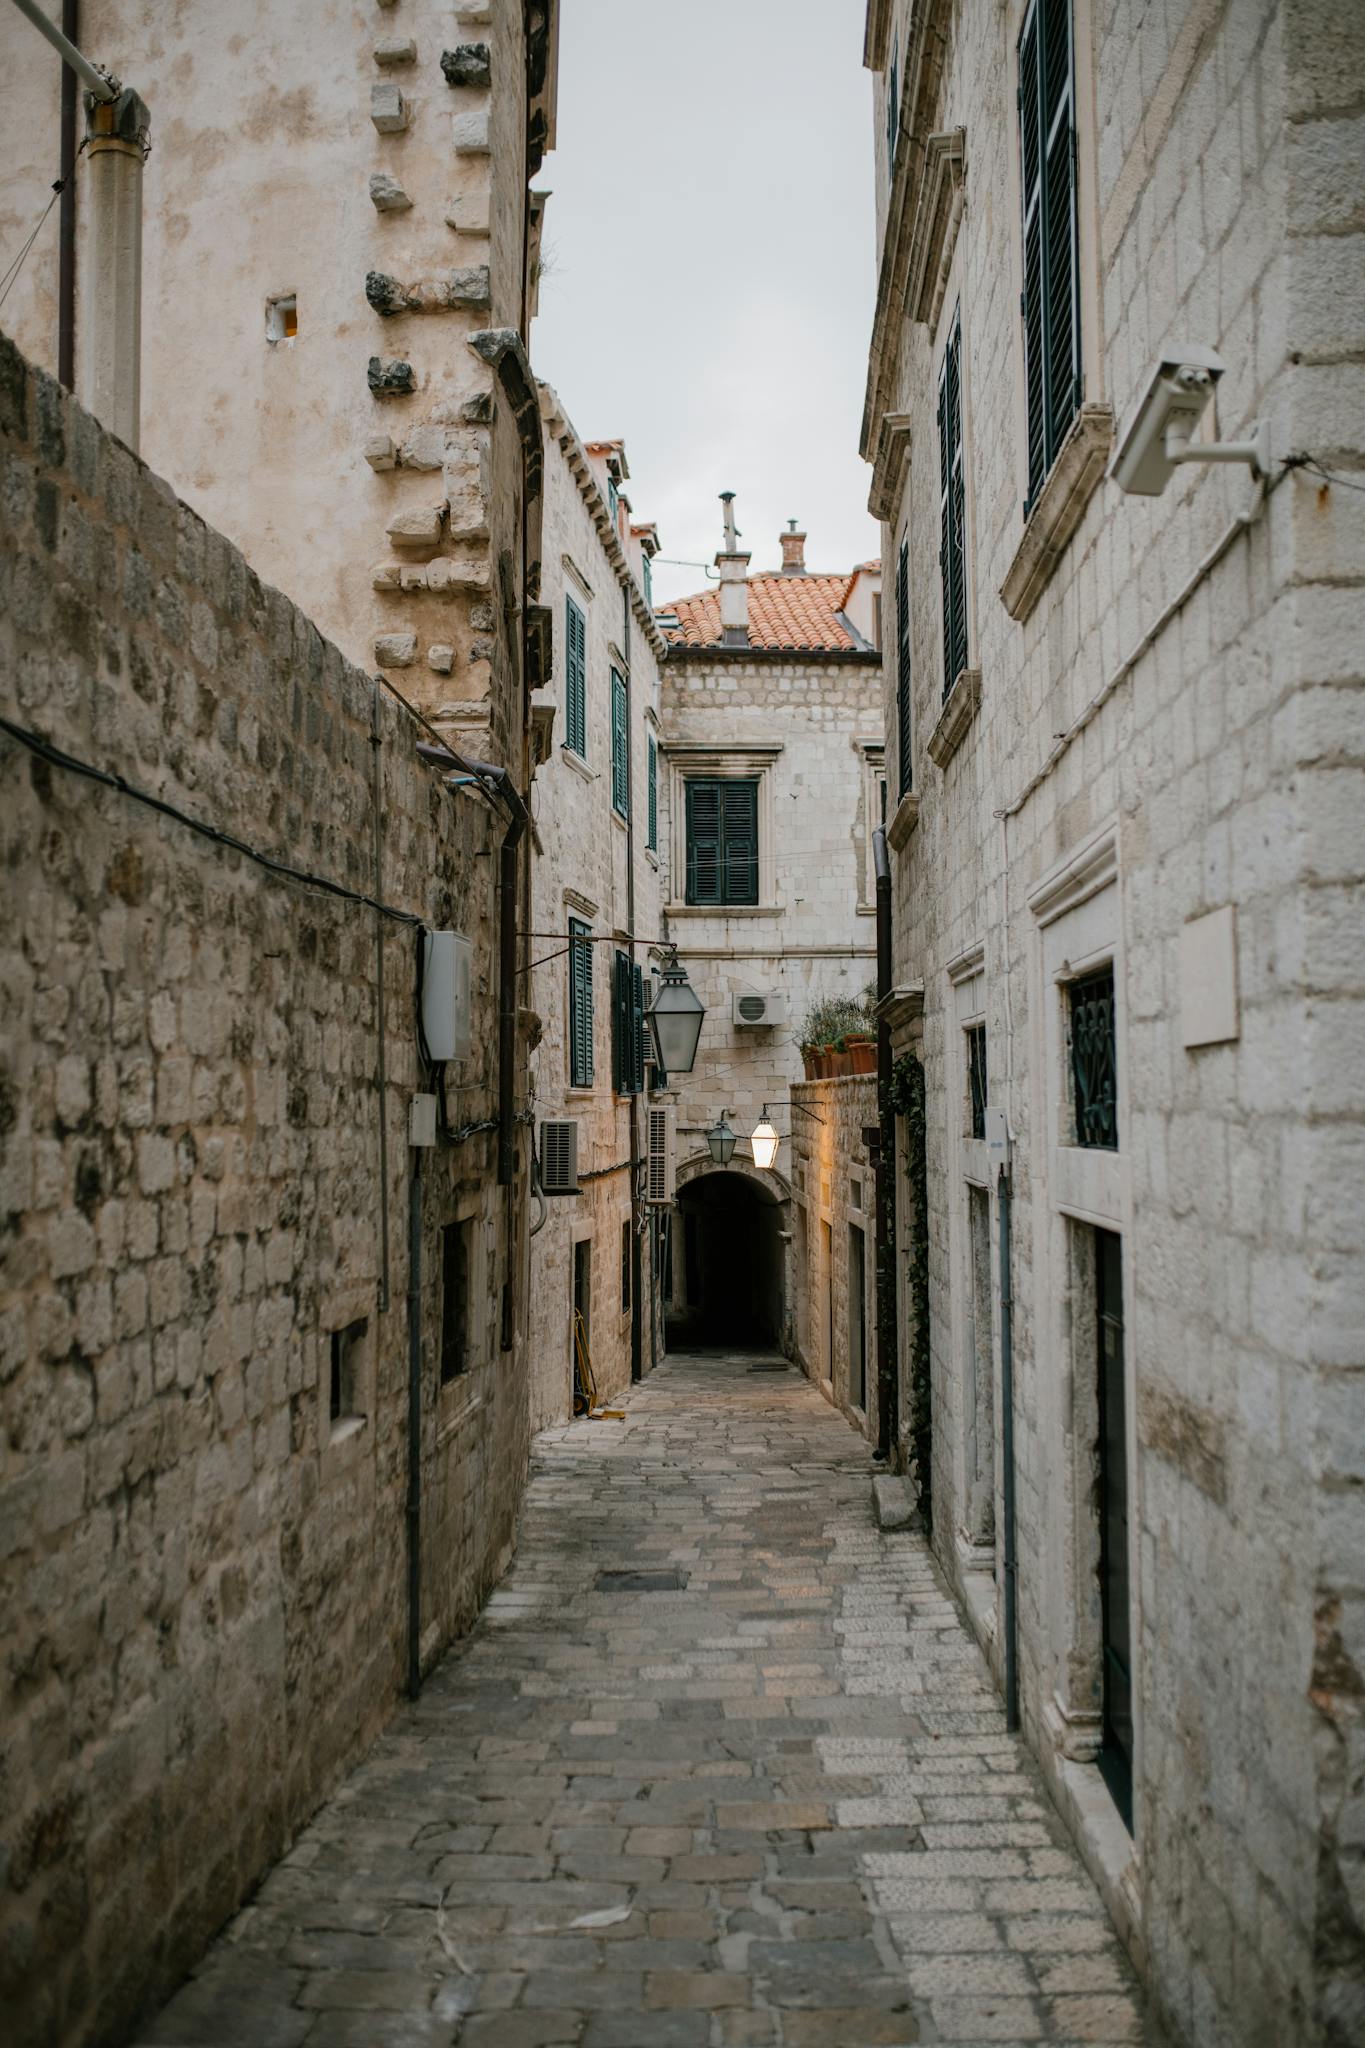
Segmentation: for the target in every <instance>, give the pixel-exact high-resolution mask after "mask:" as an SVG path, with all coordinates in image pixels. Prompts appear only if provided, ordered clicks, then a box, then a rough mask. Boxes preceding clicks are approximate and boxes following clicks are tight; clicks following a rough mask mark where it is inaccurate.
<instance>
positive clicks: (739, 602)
mask: <svg viewBox="0 0 1365 2048" xmlns="http://www.w3.org/2000/svg"><path fill="white" fill-rule="evenodd" d="M734 499H735V494H734V492H733V491H722V492H721V494H720V502H721V504H722V505H723V506H724V507H725V545H724V546H723V547H722V549H721V551H720V553H719V554H718V555H717V556H716V568H717V569H718V570H719V572H720V644H721V646H722V647H747V646H748V644H749V562H750V560H751V557H750V556H749V555H747V554H744V553H743V552H742V551H741V549H740V546H739V529H738V528H737V527H736V525H735V505H734Z"/></svg>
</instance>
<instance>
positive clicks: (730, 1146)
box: [706, 1109, 735, 1166]
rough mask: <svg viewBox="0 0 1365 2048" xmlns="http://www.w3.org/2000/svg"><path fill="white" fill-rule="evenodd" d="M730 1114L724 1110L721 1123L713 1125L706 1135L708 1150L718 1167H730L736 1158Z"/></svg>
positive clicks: (721, 1114)
mask: <svg viewBox="0 0 1365 2048" xmlns="http://www.w3.org/2000/svg"><path fill="white" fill-rule="evenodd" d="M729 1117H730V1112H729V1110H728V1109H723V1110H722V1111H721V1113H720V1121H719V1123H715V1124H712V1126H711V1128H710V1130H709V1131H708V1132H707V1133H706V1148H707V1150H708V1151H709V1152H710V1154H711V1157H712V1158H713V1159H714V1160H715V1162H716V1165H717V1166H728V1165H729V1164H730V1161H731V1160H732V1159H733V1158H734V1156H735V1134H734V1132H733V1131H732V1130H731V1129H730V1123H729Z"/></svg>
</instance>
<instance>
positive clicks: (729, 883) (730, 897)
mask: <svg viewBox="0 0 1365 2048" xmlns="http://www.w3.org/2000/svg"><path fill="white" fill-rule="evenodd" d="M687 901H688V902H689V903H714V904H716V905H718V906H724V905H725V904H728V903H757V901H758V784H757V782H756V781H749V780H739V779H719V778H718V779H716V780H705V781H703V780H701V779H698V780H696V781H694V782H689V783H688V785H687Z"/></svg>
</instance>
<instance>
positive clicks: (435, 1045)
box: [422, 932, 474, 1060]
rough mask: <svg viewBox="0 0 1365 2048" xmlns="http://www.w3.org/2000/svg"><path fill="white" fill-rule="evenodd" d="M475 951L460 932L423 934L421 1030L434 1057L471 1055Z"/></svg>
mask: <svg viewBox="0 0 1365 2048" xmlns="http://www.w3.org/2000/svg"><path fill="white" fill-rule="evenodd" d="M473 950H474V949H473V947H472V946H471V945H470V942H469V940H468V939H466V938H463V937H461V935H460V933H459V932H425V933H424V934H423V936H422V1030H423V1032H424V1033H425V1035H426V1041H427V1051H428V1052H429V1053H430V1054H431V1057H432V1058H433V1059H434V1060H463V1059H468V1057H469V1047H470V1018H469V1008H470V1003H469V983H470V973H471V968H472V957H473Z"/></svg>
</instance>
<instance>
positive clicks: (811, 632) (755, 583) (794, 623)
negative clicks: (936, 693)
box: [660, 570, 858, 652]
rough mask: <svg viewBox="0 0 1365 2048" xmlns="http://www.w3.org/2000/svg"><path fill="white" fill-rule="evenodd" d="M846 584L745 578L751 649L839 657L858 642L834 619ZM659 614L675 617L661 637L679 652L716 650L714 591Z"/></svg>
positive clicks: (773, 574) (835, 579)
mask: <svg viewBox="0 0 1365 2048" xmlns="http://www.w3.org/2000/svg"><path fill="white" fill-rule="evenodd" d="M848 585H849V577H848V575H847V573H845V574H843V575H842V576H783V575H782V574H781V573H780V572H779V571H776V570H772V571H769V572H767V573H764V574H760V575H758V576H751V577H750V578H749V645H750V646H751V647H794V648H820V649H824V650H831V649H832V650H836V651H839V652H843V651H848V650H851V649H853V648H856V647H857V645H858V642H857V641H856V640H855V639H854V637H853V635H852V634H851V633H850V632H849V630H848V628H847V626H845V625H843V624H842V623H841V622H840V620H839V619H838V618H837V617H836V614H837V612H838V611H839V609H840V607H841V605H842V604H843V601H844V593H845V592H846V591H847V589H848ZM660 610H661V611H670V612H676V613H677V614H678V629H677V631H676V632H673V631H669V632H667V633H666V634H665V638H666V639H668V640H671V641H672V642H673V643H674V645H675V646H681V647H719V646H720V644H721V642H720V586H719V585H716V586H715V588H713V589H711V590H703V591H699V592H698V594H697V596H696V597H680V598H678V599H676V600H675V601H674V602H673V603H672V604H668V605H661V606H660Z"/></svg>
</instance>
